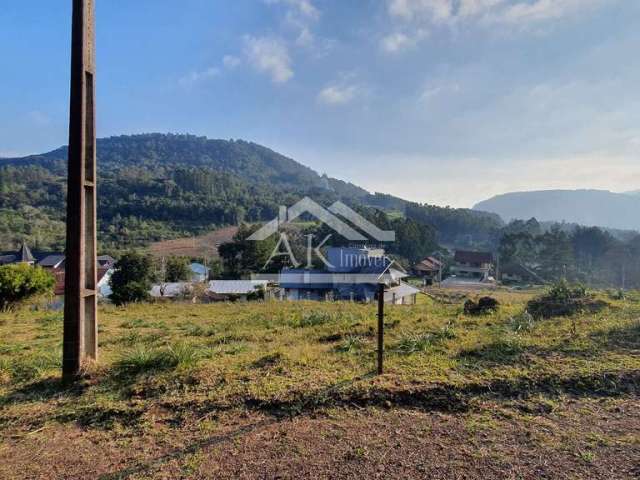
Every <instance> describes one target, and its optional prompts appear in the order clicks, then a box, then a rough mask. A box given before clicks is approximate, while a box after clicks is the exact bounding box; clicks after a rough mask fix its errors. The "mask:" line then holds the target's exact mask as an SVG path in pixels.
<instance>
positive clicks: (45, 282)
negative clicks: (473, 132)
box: [0, 263, 56, 310]
mask: <svg viewBox="0 0 640 480" xmlns="http://www.w3.org/2000/svg"><path fill="white" fill-rule="evenodd" d="M55 283H56V280H55V278H54V277H53V275H51V274H50V273H49V272H47V271H46V270H43V269H42V268H40V267H32V266H30V265H28V264H26V263H20V264H15V265H5V266H3V267H0V308H2V309H3V310H8V309H11V308H13V307H14V306H16V305H17V304H18V303H20V302H23V301H25V300H28V299H30V298H32V297H34V296H37V295H44V294H46V293H53V287H54V286H55Z"/></svg>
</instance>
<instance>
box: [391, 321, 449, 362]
mask: <svg viewBox="0 0 640 480" xmlns="http://www.w3.org/2000/svg"><path fill="white" fill-rule="evenodd" d="M454 338H456V334H455V331H454V329H453V325H451V323H447V324H446V325H445V326H444V327H442V328H441V329H440V330H438V331H437V332H426V333H405V334H403V335H402V336H401V337H400V340H399V341H398V343H397V344H396V347H395V350H396V351H397V352H398V353H401V354H403V355H410V354H412V353H418V352H425V351H427V350H429V349H430V348H431V347H433V346H435V345H438V344H440V343H442V342H443V341H445V340H452V339H454Z"/></svg>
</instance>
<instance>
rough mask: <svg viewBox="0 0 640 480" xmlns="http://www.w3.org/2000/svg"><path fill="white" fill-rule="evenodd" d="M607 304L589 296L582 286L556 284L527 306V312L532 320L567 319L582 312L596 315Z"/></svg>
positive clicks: (563, 282)
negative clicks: (531, 316)
mask: <svg viewBox="0 0 640 480" xmlns="http://www.w3.org/2000/svg"><path fill="white" fill-rule="evenodd" d="M607 306H608V304H607V303H606V302H604V301H602V300H597V299H595V298H594V297H593V295H589V293H588V292H587V290H586V289H585V288H584V287H583V286H575V287H572V286H570V285H569V284H568V283H567V282H566V281H562V282H558V283H557V284H555V285H554V286H553V287H551V288H550V289H549V291H548V292H547V293H546V294H544V295H542V296H540V297H537V298H534V299H533V300H531V301H530V302H529V303H528V304H527V311H528V312H529V313H530V314H531V315H533V317H534V318H552V317H568V316H571V315H575V314H578V313H582V312H591V313H596V312H599V311H601V310H603V309H604V308H606V307H607Z"/></svg>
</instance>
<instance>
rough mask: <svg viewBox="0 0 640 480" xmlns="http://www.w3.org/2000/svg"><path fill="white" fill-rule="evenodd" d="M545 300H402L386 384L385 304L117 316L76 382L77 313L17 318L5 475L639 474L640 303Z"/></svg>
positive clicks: (5, 357)
mask: <svg viewBox="0 0 640 480" xmlns="http://www.w3.org/2000/svg"><path fill="white" fill-rule="evenodd" d="M537 294H538V292H531V293H508V292H498V293H497V294H496V293H493V295H495V296H497V299H498V300H499V304H500V306H499V309H498V311H497V312H495V313H490V314H487V315H481V316H467V315H465V314H464V312H463V304H464V302H465V299H466V298H467V297H465V295H464V294H456V295H452V294H450V293H445V292H442V293H439V292H437V291H436V292H434V293H433V298H432V299H429V300H423V301H422V302H421V303H420V304H418V305H416V306H412V307H401V306H397V307H388V312H387V318H386V320H385V323H386V330H387V334H386V346H387V352H386V374H385V375H383V376H381V377H376V376H374V375H372V371H373V370H374V367H375V344H376V340H375V329H374V326H375V307H374V306H372V305H357V304H348V303H335V304H316V303H311V302H309V303H306V302H301V303H260V304H249V305H247V304H217V305H191V304H158V305H134V306H130V307H128V308H127V309H118V308H114V307H104V308H102V309H101V312H100V322H101V325H100V361H99V363H98V364H97V365H94V366H91V367H90V368H89V369H88V370H87V372H86V375H85V377H84V378H83V380H82V381H81V382H80V383H79V384H78V385H75V386H71V387H64V386H63V385H61V384H60V383H59V382H58V380H57V378H58V375H59V369H60V359H61V351H60V348H61V342H62V334H61V332H62V316H61V314H58V313H47V312H32V311H21V312H19V313H17V314H12V315H8V314H1V315H0V337H1V338H2V339H3V342H2V345H1V346H0V348H1V349H2V351H1V353H2V355H0V477H2V478H36V477H37V478H61V477H62V478H81V477H87V476H90V475H107V476H105V477H103V478H190V477H193V476H196V477H198V478H239V477H241V478H250V477H255V476H261V477H268V478H273V477H278V476H279V477H292V476H296V475H301V474H304V475H305V476H315V477H323V476H331V477H333V478H347V477H349V475H350V472H351V474H353V472H355V471H359V472H360V473H362V472H367V473H371V474H372V475H373V474H375V472H379V473H380V472H381V473H382V474H384V475H385V476H391V477H416V476H423V475H426V476H434V477H438V476H440V477H442V476H445V477H447V476H449V475H451V474H452V473H453V472H455V471H456V469H458V468H460V466H461V465H464V468H465V471H467V472H468V473H469V474H470V475H471V477H474V476H482V477H483V478H506V477H517V478H540V477H541V476H542V477H545V476H546V477H548V478H569V477H570V478H605V477H606V478H609V473H610V472H612V471H615V472H618V474H619V475H618V476H616V478H626V477H629V476H631V473H632V472H633V471H634V468H636V467H637V462H636V460H637V459H638V458H640V443H639V442H638V438H640V436H639V435H640V424H639V423H638V420H637V418H638V413H640V410H639V409H638V403H637V395H638V393H639V392H640V390H639V388H640V377H639V376H638V372H639V371H640V355H639V354H640V325H639V324H638V318H639V317H640V298H639V297H637V295H630V296H627V298H626V299H623V300H620V299H618V300H616V299H613V298H611V297H609V296H608V295H605V294H603V293H599V294H598V295H597V296H598V298H600V299H602V300H603V301H604V302H605V305H608V306H607V307H605V308H604V310H602V311H600V312H599V313H595V314H588V313H583V314H577V315H574V316H572V317H569V318H551V319H547V320H542V319H541V320H534V319H533V318H532V317H530V316H528V315H526V314H524V313H523V312H524V310H525V308H526V304H527V302H528V301H529V300H530V299H531V298H532V297H534V296H535V295H537ZM480 295H483V294H482V293H478V296H480ZM472 298H474V299H475V298H476V297H475V296H474V297H472ZM622 426H623V427H622ZM398 449H400V450H398ZM34 451H39V452H44V454H43V455H40V456H34V454H33V452H34ZM312 453H313V454H312ZM283 458H284V459H286V461H283ZM567 472H570V474H568V473H567ZM567 475H568V476H567Z"/></svg>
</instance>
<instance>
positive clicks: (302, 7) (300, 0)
mask: <svg viewBox="0 0 640 480" xmlns="http://www.w3.org/2000/svg"><path fill="white" fill-rule="evenodd" d="M265 1H266V3H267V4H269V5H286V6H287V7H289V8H290V9H291V10H290V12H291V14H292V15H293V14H295V15H300V16H301V17H305V18H309V19H312V20H317V19H318V18H319V17H320V10H318V9H317V8H316V6H315V5H314V4H313V3H312V2H311V0H265Z"/></svg>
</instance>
